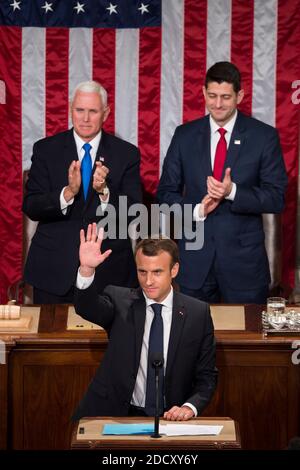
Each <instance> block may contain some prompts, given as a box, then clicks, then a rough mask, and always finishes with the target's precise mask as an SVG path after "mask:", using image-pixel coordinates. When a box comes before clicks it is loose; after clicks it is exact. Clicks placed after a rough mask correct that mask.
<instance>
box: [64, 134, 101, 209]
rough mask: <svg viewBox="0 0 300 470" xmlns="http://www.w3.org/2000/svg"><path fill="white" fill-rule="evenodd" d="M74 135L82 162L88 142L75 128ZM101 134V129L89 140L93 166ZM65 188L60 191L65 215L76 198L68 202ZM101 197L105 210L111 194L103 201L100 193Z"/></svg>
mask: <svg viewBox="0 0 300 470" xmlns="http://www.w3.org/2000/svg"><path fill="white" fill-rule="evenodd" d="M73 135H74V139H75V144H76V148H77V155H78V160H79V161H80V163H81V162H82V159H83V157H84V154H85V151H84V149H83V148H82V147H83V145H84V144H85V143H86V142H85V141H84V140H82V139H81V137H79V135H78V134H77V133H76V132H75V130H74V129H73ZM101 135H102V131H100V132H99V133H98V134H97V135H96V137H94V138H93V139H92V140H91V141H90V142H89V144H90V145H91V150H90V155H91V159H92V168H93V166H94V164H95V160H96V155H97V150H98V147H99V144H100V139H101ZM65 188H66V186H65V187H64V188H63V189H62V191H61V193H60V198H59V199H60V208H61V211H62V213H63V214H64V215H65V214H66V213H67V207H68V206H71V205H72V204H73V202H74V198H72V199H70V201H68V202H67V201H66V200H65V198H64V190H65ZM99 199H100V202H101V209H102V211H105V209H106V206H107V204H108V201H109V194H108V196H107V199H106V200H105V201H102V199H101V196H100V195H99Z"/></svg>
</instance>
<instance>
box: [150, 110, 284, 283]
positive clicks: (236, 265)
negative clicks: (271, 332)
mask: <svg viewBox="0 0 300 470" xmlns="http://www.w3.org/2000/svg"><path fill="white" fill-rule="evenodd" d="M227 167H230V168H231V178H232V181H233V182H234V183H236V185H237V191H236V195H235V199H234V201H233V202H232V201H228V200H226V199H224V200H223V201H222V202H221V203H220V204H219V206H218V207H217V209H216V210H214V211H213V212H211V213H210V214H209V215H208V217H207V218H206V220H205V222H204V245H203V248H202V249H200V250H197V251H192V250H190V251H188V250H186V249H185V240H180V241H179V248H180V273H179V275H178V277H177V280H178V282H179V284H181V285H183V286H185V287H188V288H191V289H198V288H201V286H202V284H203V282H204V280H205V278H206V276H207V274H208V271H209V269H210V266H211V264H212V262H213V260H214V257H215V256H216V259H217V261H218V267H219V269H220V271H221V272H222V274H223V275H224V278H225V279H226V282H227V283H228V285H229V286H230V287H231V288H236V289H242V290H244V289H256V288H259V287H261V286H267V285H268V283H269V281H270V273H269V264H268V259H267V255H266V251H265V245H264V231H263V222H262V214H263V213H279V212H281V211H282V209H283V207H284V192H285V188H286V184H287V176H286V171H285V166H284V162H283V158H282V153H281V148H280V143H279V138H278V133H277V131H276V129H274V128H273V127H271V126H269V125H267V124H264V123H262V122H260V121H258V120H256V119H253V118H250V117H247V116H245V115H244V114H242V113H240V112H238V116H237V120H236V123H235V126H234V129H233V133H232V136H231V140H230V145H229V148H228V152H227V157H226V162H225V166H224V171H225V168H227ZM209 175H212V168H211V155H210V124H209V116H206V117H204V118H202V119H198V120H195V121H192V122H190V123H187V124H184V125H182V126H179V127H177V129H176V131H175V134H174V137H173V139H172V142H171V144H170V147H169V150H168V153H167V155H166V158H165V161H164V166H163V172H162V176H161V180H160V183H159V187H158V192H157V197H158V200H159V202H160V203H162V202H165V203H167V204H170V205H171V204H173V203H179V204H180V205H183V204H191V205H192V207H193V208H194V207H195V205H196V204H197V203H199V202H201V200H202V199H203V197H204V196H205V195H206V194H207V176H209ZM223 176H224V174H223ZM194 228H195V227H193V229H194Z"/></svg>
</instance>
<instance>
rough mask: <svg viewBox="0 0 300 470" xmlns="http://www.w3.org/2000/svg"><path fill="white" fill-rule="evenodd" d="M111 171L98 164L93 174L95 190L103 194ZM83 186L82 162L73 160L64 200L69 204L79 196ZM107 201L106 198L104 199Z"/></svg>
mask: <svg viewBox="0 0 300 470" xmlns="http://www.w3.org/2000/svg"><path fill="white" fill-rule="evenodd" d="M108 173H109V169H108V168H107V167H106V166H105V165H103V164H102V163H101V162H96V169H95V171H94V174H93V189H94V190H95V191H96V192H97V193H101V192H102V191H103V189H104V188H105V186H106V178H107V175H108ZM80 185H81V172H80V161H79V160H73V161H72V163H71V165H70V167H69V170H68V186H66V187H65V190H64V198H65V200H66V201H67V202H68V201H70V200H71V199H73V197H75V196H76V194H78V192H79V190H80ZM104 199H105V198H104Z"/></svg>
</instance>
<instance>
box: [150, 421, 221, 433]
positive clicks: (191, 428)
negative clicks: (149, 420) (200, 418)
mask: <svg viewBox="0 0 300 470" xmlns="http://www.w3.org/2000/svg"><path fill="white" fill-rule="evenodd" d="M222 429H223V426H206V425H203V424H179V423H177V424H160V425H159V432H160V434H166V435H167V436H217V435H218V434H220V432H221V431H222Z"/></svg>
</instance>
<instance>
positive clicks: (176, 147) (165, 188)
mask: <svg viewBox="0 0 300 470" xmlns="http://www.w3.org/2000/svg"><path fill="white" fill-rule="evenodd" d="M183 188H184V176H183V171H182V163H181V156H180V136H179V131H178V128H177V129H176V131H175V134H174V136H173V138H172V141H171V143H170V146H169V149H168V152H167V155H166V158H165V160H164V164H163V171H162V175H161V178H160V182H159V185H158V190H157V199H158V201H159V203H166V204H169V205H172V204H174V203H177V204H180V205H182V204H183V203H184V197H183Z"/></svg>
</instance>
